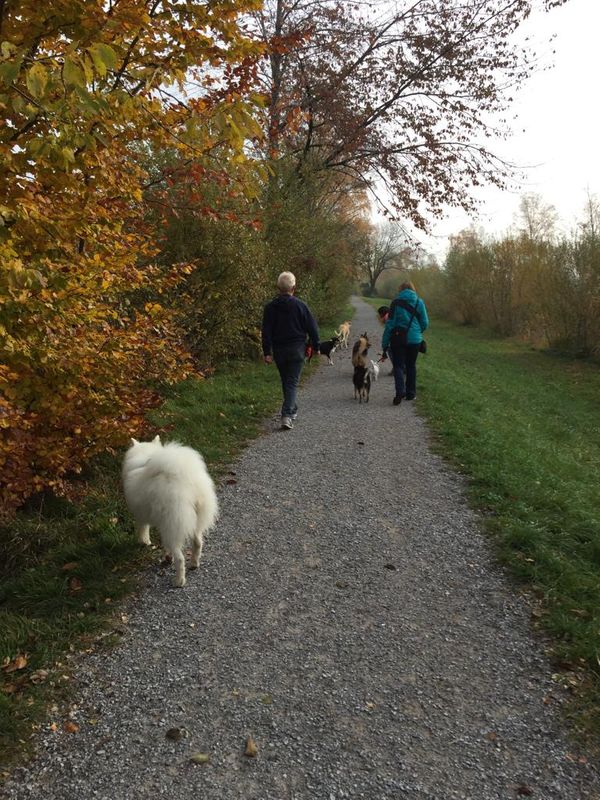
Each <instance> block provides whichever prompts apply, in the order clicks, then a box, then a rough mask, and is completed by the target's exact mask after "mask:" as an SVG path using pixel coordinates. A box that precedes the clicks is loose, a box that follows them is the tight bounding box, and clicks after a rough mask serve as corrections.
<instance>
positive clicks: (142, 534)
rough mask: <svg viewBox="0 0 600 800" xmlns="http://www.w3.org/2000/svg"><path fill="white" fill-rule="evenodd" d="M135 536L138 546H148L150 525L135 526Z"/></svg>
mask: <svg viewBox="0 0 600 800" xmlns="http://www.w3.org/2000/svg"><path fill="white" fill-rule="evenodd" d="M135 535H136V536H137V540H138V542H139V543H140V544H150V525H136V526H135Z"/></svg>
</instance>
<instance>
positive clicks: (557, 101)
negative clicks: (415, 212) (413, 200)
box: [418, 0, 600, 260]
mask: <svg viewBox="0 0 600 800" xmlns="http://www.w3.org/2000/svg"><path fill="white" fill-rule="evenodd" d="M599 31H600V0H568V2H567V3H566V4H565V5H564V6H561V7H559V8H555V9H553V10H552V11H550V12H548V13H545V14H536V15H532V16H531V17H530V19H529V20H528V21H527V23H526V24H525V25H523V27H522V28H521V32H520V34H519V38H521V37H522V38H523V39H524V37H525V36H526V35H529V36H530V37H531V38H532V40H533V46H534V49H535V50H536V52H537V53H538V55H539V56H540V57H541V59H542V62H543V63H545V64H546V65H548V64H551V63H554V66H553V67H552V68H551V69H548V70H545V71H541V72H538V73H536V74H535V75H534V76H533V77H532V78H531V80H530V81H528V83H527V84H526V85H525V86H524V87H523V88H522V89H521V91H520V92H519V94H518V95H517V97H516V99H515V102H514V103H513V106H512V112H513V113H516V114H517V115H518V118H517V119H516V120H515V122H514V123H513V125H512V128H513V130H514V135H513V136H512V137H511V138H510V139H509V140H507V141H502V142H500V143H499V144H498V145H497V146H496V147H493V148H492V150H493V151H494V152H496V153H497V154H498V155H501V156H503V157H504V158H506V159H507V160H509V161H511V162H513V163H517V164H519V165H521V166H523V167H527V170H526V173H527V177H526V181H525V183H524V184H523V185H522V188H521V189H519V191H517V192H515V193H511V192H500V191H499V190H497V189H491V188H490V189H482V190H480V191H479V192H478V193H477V194H476V197H478V198H479V199H480V200H481V201H482V205H481V207H480V214H479V218H477V219H470V218H469V217H467V215H465V214H464V213H462V212H455V211H451V210H450V211H449V212H448V216H447V218H446V219H445V220H444V221H443V222H439V223H436V225H435V227H434V229H433V232H432V233H433V235H432V236H431V237H426V236H423V235H422V234H418V238H419V239H420V240H421V242H422V244H423V246H424V247H425V249H426V250H428V251H429V252H433V253H435V255H436V256H437V257H438V259H441V260H443V258H444V256H445V253H446V249H447V245H448V238H447V237H448V235H450V234H453V233H457V232H458V231H459V230H461V229H462V228H465V227H468V226H469V224H470V223H471V222H473V223H474V224H475V225H477V226H481V227H482V228H483V229H484V230H485V231H486V232H487V233H490V234H501V233H503V232H504V231H506V230H507V228H508V227H509V226H510V225H511V224H512V223H513V221H514V215H515V212H516V211H517V209H518V205H519V196H520V195H521V194H523V193H525V192H536V193H538V194H540V195H542V197H543V199H544V201H545V202H546V203H550V204H552V205H554V206H555V208H556V210H557V212H558V214H559V217H560V220H561V224H562V227H563V229H564V230H565V231H570V230H572V229H573V228H574V227H575V222H576V220H577V219H581V217H582V210H583V207H584V203H585V200H586V192H587V189H588V188H589V190H590V192H592V193H593V194H594V193H596V194H598V195H600V100H599V96H600V56H599V55H598V50H597V47H598V33H599ZM553 34H556V38H555V39H554V40H553V41H552V43H550V44H548V39H549V38H550V37H551V36H552V35H553ZM552 51H555V52H554V53H553V52H552ZM510 116H511V114H510V113H509V115H508V117H509V119H510Z"/></svg>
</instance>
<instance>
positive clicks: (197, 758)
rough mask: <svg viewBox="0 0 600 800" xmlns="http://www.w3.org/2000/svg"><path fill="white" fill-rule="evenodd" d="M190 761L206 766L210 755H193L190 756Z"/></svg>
mask: <svg viewBox="0 0 600 800" xmlns="http://www.w3.org/2000/svg"><path fill="white" fill-rule="evenodd" d="M190 761H191V762H192V763H193V764H208V762H209V761H210V755H209V754H208V753H193V754H192V755H191V756H190Z"/></svg>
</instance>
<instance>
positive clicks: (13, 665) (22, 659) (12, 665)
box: [2, 655, 27, 672]
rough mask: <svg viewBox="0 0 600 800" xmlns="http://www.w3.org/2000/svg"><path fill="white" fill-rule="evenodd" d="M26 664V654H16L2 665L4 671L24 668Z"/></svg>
mask: <svg viewBox="0 0 600 800" xmlns="http://www.w3.org/2000/svg"><path fill="white" fill-rule="evenodd" d="M26 666H27V656H24V655H18V656H15V658H13V660H12V661H9V662H8V663H7V664H5V665H4V666H3V667H2V670H3V671H4V672H16V671H17V670H20V669H25V667H26Z"/></svg>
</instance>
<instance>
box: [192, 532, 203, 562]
mask: <svg viewBox="0 0 600 800" xmlns="http://www.w3.org/2000/svg"><path fill="white" fill-rule="evenodd" d="M203 544H204V537H203V536H202V533H201V532H200V533H196V534H194V541H193V542H192V561H191V564H190V569H197V567H198V565H199V564H200V556H201V555H202V545H203Z"/></svg>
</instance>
